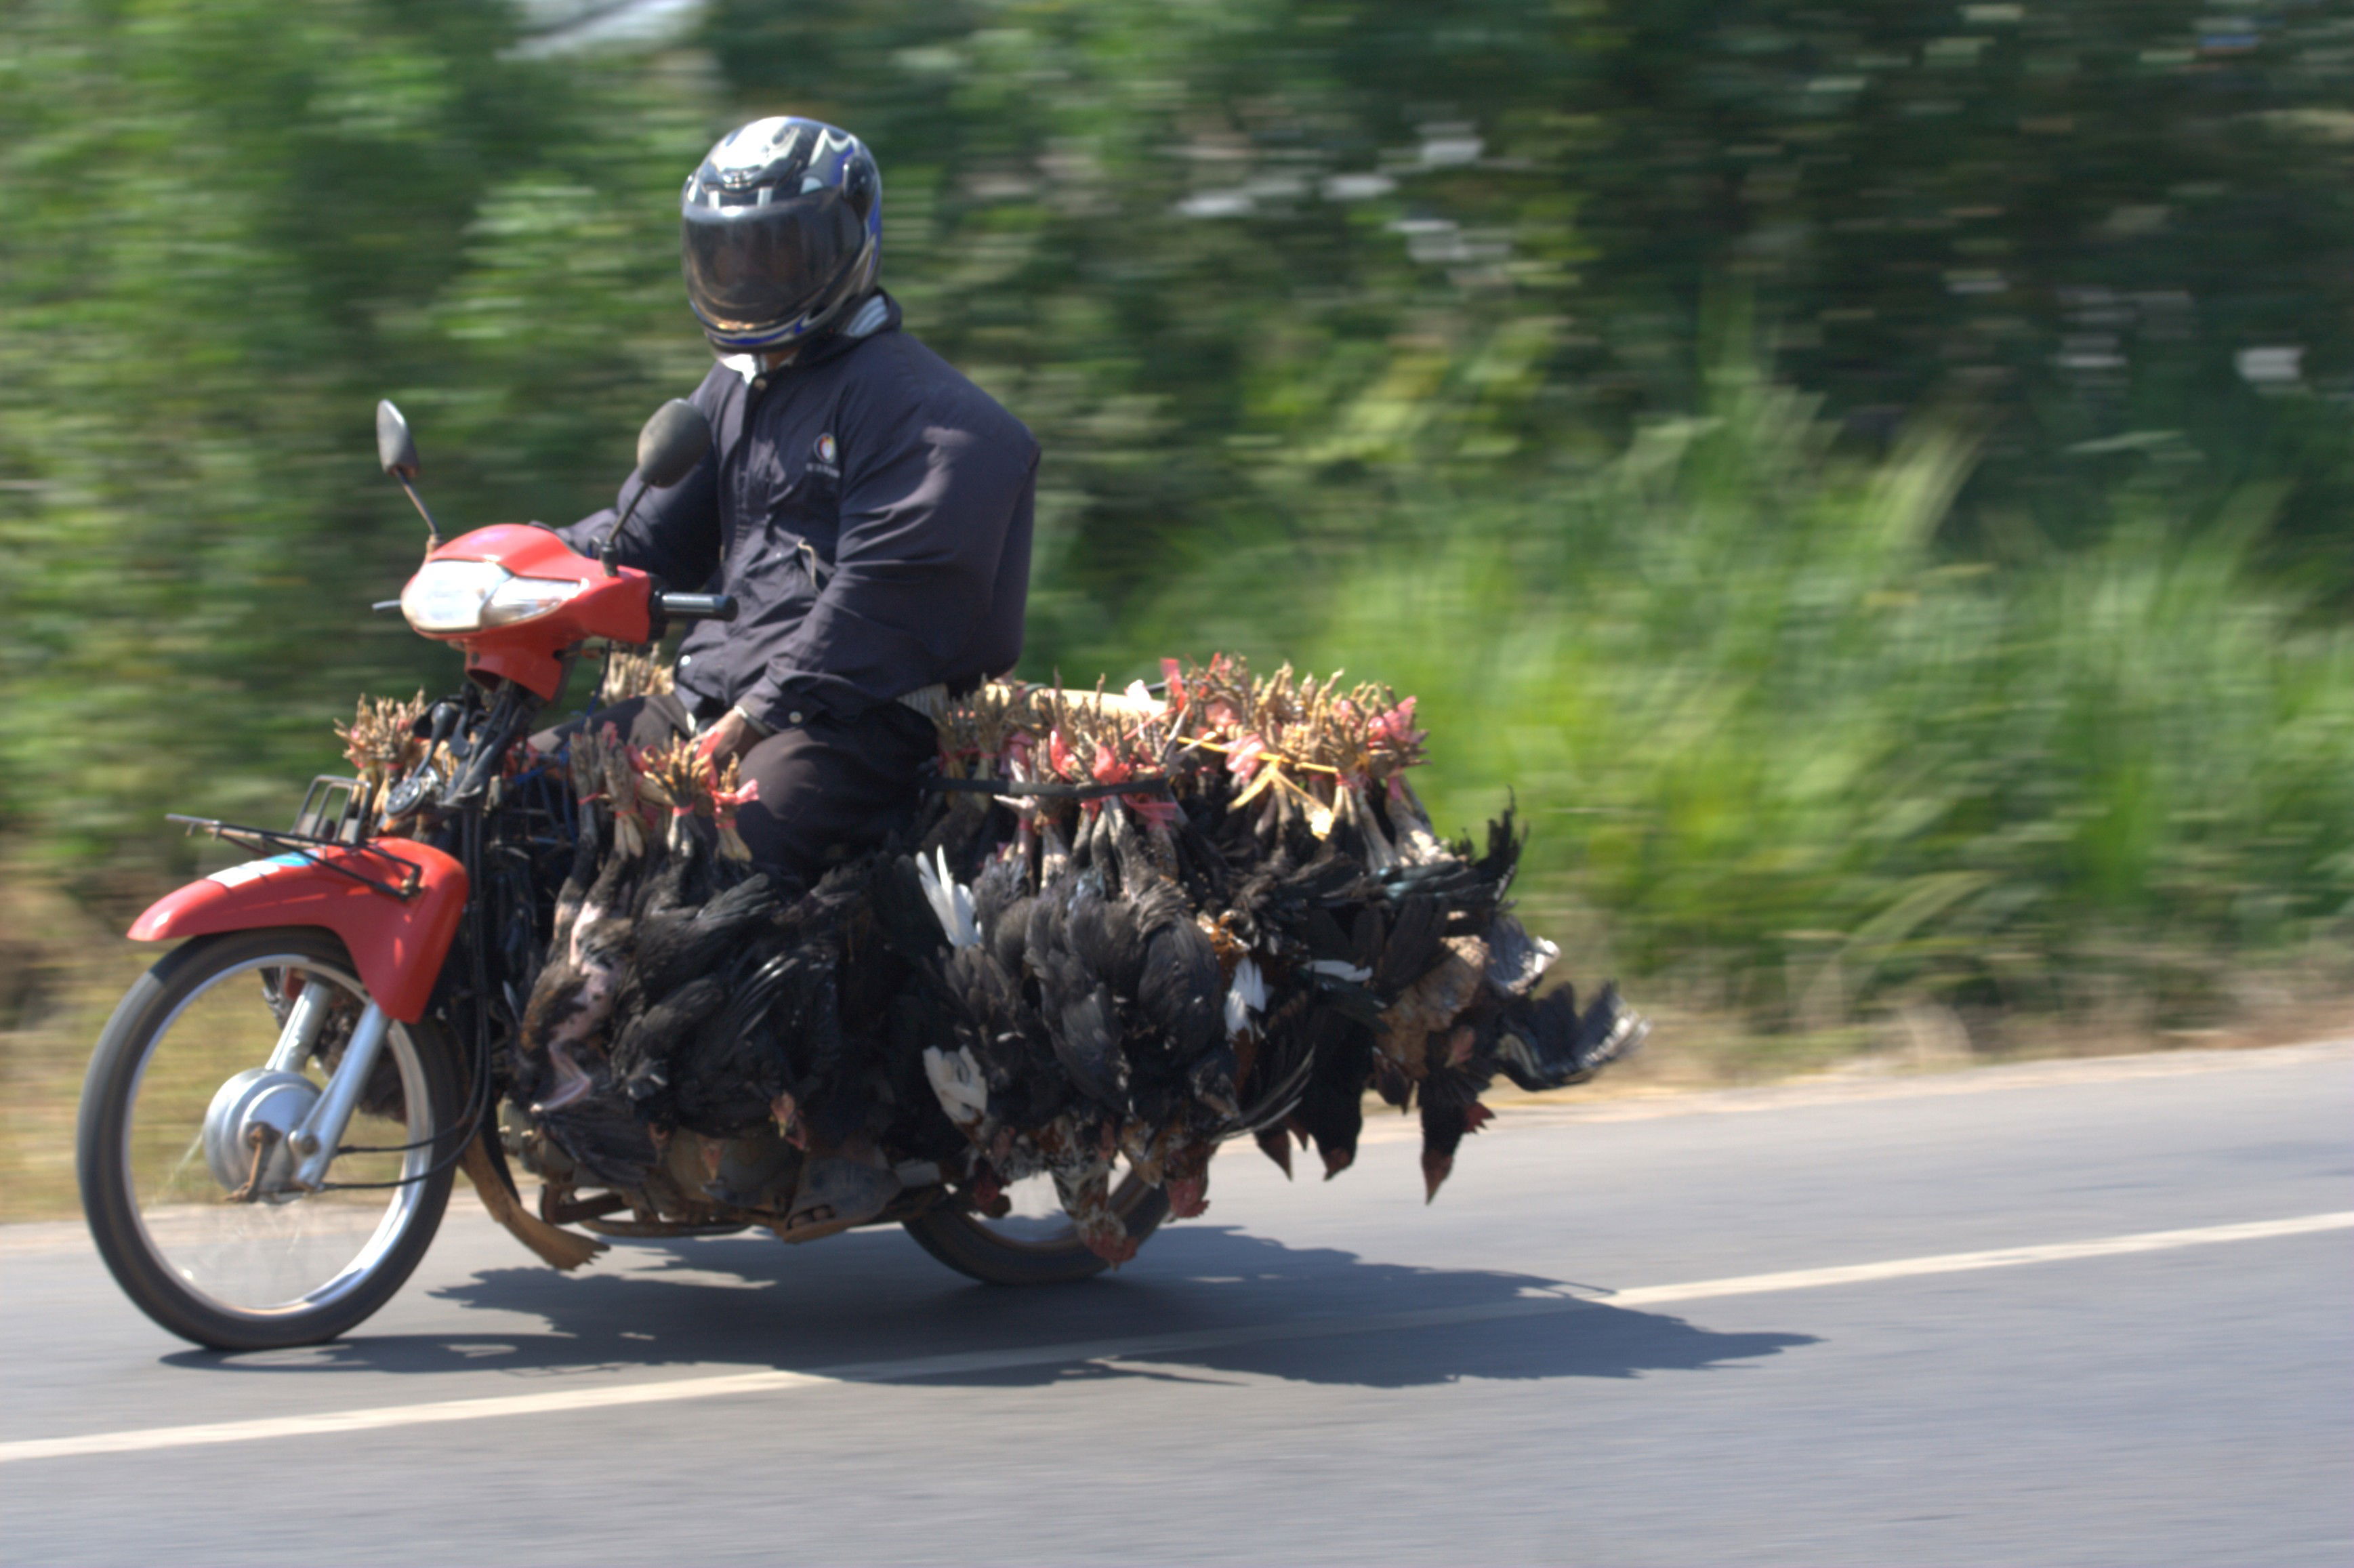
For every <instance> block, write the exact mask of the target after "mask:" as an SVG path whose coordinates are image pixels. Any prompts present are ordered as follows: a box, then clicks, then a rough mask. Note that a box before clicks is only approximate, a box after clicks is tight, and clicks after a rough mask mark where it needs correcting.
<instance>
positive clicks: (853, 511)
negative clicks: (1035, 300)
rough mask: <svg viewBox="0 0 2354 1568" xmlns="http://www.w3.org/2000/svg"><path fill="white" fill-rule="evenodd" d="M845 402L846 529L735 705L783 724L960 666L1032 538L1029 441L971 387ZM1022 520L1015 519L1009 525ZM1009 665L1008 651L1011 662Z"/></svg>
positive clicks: (853, 706)
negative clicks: (1001, 583) (814, 589)
mask: <svg viewBox="0 0 2354 1568" xmlns="http://www.w3.org/2000/svg"><path fill="white" fill-rule="evenodd" d="M927 390H928V395H919V396H914V397H901V398H900V399H899V400H898V401H897V402H896V406H893V405H892V404H891V403H889V402H888V401H885V400H882V399H878V402H882V405H883V406H882V407H880V408H875V409H873V410H872V411H871V412H869V413H868V417H866V418H858V417H857V416H858V414H859V413H860V412H862V410H858V409H855V408H845V410H844V415H845V418H844V423H845V425H846V426H849V427H851V429H849V430H848V431H846V433H845V436H844V439H843V463H844V471H843V492H842V511H841V517H842V532H841V535H840V536H839V539H838V541H837V543H836V545H835V548H834V561H833V567H832V573H831V575H830V576H828V577H826V579H825V582H824V584H823V586H822V588H820V590H819V593H818V597H817V602H816V604H815V605H814V606H812V607H811V609H810V612H809V613H808V615H806V616H805V617H803V618H802V620H801V624H800V625H799V626H798V627H796V628H795V629H794V630H793V633H792V635H791V636H790V638H789V639H788V640H787V641H786V642H785V643H784V645H783V646H782V647H781V648H780V649H779V650H778V652H777V653H776V654H775V656H774V657H773V658H771V659H770V661H769V667H768V670H767V672H766V673H764V674H763V675H762V677H761V678H760V680H759V681H758V682H757V683H755V684H754V685H753V686H752V687H751V688H750V689H749V690H748V691H747V692H745V693H744V694H742V695H741V696H740V697H739V698H738V699H737V704H738V705H739V706H740V707H742V708H743V710H744V711H745V712H746V713H748V714H749V715H752V716H754V717H756V718H758V719H760V720H763V721H765V722H766V723H768V724H770V725H774V726H785V725H789V724H795V723H799V722H801V719H802V718H803V717H804V716H806V715H811V714H814V713H823V714H828V715H832V716H833V717H835V718H838V719H848V718H854V717H855V716H857V715H859V714H861V713H864V711H866V710H867V709H869V708H871V707H873V706H875V705H876V704H878V703H885V702H888V701H890V700H891V699H892V698H894V697H896V696H899V695H900V694H903V693H907V692H911V691H915V690H917V689H919V688H921V687H924V686H928V685H930V684H932V683H935V682H938V681H940V680H943V679H946V678H950V677H953V676H957V675H962V674H970V673H978V672H976V671H966V670H963V669H960V661H964V660H967V659H969V658H970V652H971V650H972V649H973V647H974V646H975V641H976V636H977V634H978V633H979V632H980V631H981V630H982V628H983V626H984V623H985V622H986V621H987V620H988V619H989V617H990V616H991V610H992V606H993V600H994V599H995V597H996V593H997V586H998V576H999V564H1000V560H1001V558H1002V556H1003V555H1004V552H1005V550H1006V547H1007V540H1008V537H1009V536H1010V535H1015V534H1016V533H1017V532H1018V533H1019V535H1020V536H1021V537H1023V539H1024V540H1026V538H1027V533H1028V521H1029V509H1030V507H1031V505H1032V503H1033V484H1034V475H1035V472H1036V469H1037V462H1038V446H1037V443H1036V442H1035V441H1034V440H1032V439H1031V437H1030V432H1029V431H1028V430H1026V429H1023V427H1022V425H1021V424H1020V422H1019V421H1017V420H1015V419H1014V418H1013V417H1012V416H1011V415H1009V414H1007V413H1006V412H1005V411H1004V410H1003V409H1002V408H998V407H997V406H996V405H995V404H994V403H991V402H990V401H989V400H988V399H987V398H985V397H981V395H980V394H979V393H978V392H977V391H973V390H970V388H957V389H949V390H946V391H943V390H941V389H938V388H931V389H927ZM1017 522H1018V524H1019V528H1018V530H1017V526H1016V525H1017ZM1008 662H1010V660H1009V661H1008Z"/></svg>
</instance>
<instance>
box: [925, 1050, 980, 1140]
mask: <svg viewBox="0 0 2354 1568" xmlns="http://www.w3.org/2000/svg"><path fill="white" fill-rule="evenodd" d="M924 1076H926V1077H927V1078H929V1079H930V1080H931V1081H932V1093H933V1094H935V1095H938V1097H939V1101H940V1108H941V1109H942V1110H944V1111H946V1112H948V1113H949V1120H950V1121H952V1122H954V1123H956V1124H957V1126H959V1127H972V1126H976V1125H978V1124H979V1123H980V1121H981V1118H983V1117H985V1116H987V1115H988V1114H989V1085H988V1083H987V1082H986V1081H985V1080H984V1079H983V1078H982V1077H981V1064H980V1063H978V1062H976V1061H974V1060H973V1059H972V1053H971V1052H970V1051H966V1050H961V1049H960V1050H959V1051H958V1052H957V1053H956V1054H954V1055H950V1054H949V1053H948V1052H946V1051H943V1050H941V1049H940V1048H939V1047H938V1046H937V1045H935V1046H933V1047H931V1048H930V1049H929V1050H928V1051H926V1052H925V1053H924Z"/></svg>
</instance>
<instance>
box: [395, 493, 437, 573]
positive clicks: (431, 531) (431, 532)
mask: <svg viewBox="0 0 2354 1568" xmlns="http://www.w3.org/2000/svg"><path fill="white" fill-rule="evenodd" d="M392 477H393V478H394V479H396V480H398V481H399V482H400V488H401V491H402V493H404V494H406V495H407V496H408V503H409V504H410V505H411V506H414V507H416V508H417V514H418V515H419V517H422V518H424V519H425V549H426V553H427V554H431V553H432V552H433V551H435V550H438V549H440V547H441V530H440V528H438V527H436V526H435V525H434V522H433V514H431V513H430V512H428V511H426V510H425V498H424V497H423V496H421V495H419V494H418V493H417V487H416V486H415V485H413V484H411V483H409V482H408V475H407V474H400V473H396V474H394V475H393V476H392Z"/></svg>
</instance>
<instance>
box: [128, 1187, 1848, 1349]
mask: <svg viewBox="0 0 2354 1568" xmlns="http://www.w3.org/2000/svg"><path fill="white" fill-rule="evenodd" d="M617 1264H618V1265H620V1266H616V1265H617ZM1564 1288H1565V1287H1564V1282H1562V1281H1558V1280H1552V1279H1543V1278H1539V1277H1534V1276H1532V1275H1522V1274H1509V1273H1502V1272H1497V1271H1490V1270H1479V1269H1444V1268H1415V1267H1406V1266H1399V1265H1394V1264H1384V1263H1370V1262H1367V1261H1365V1260H1364V1259H1362V1258H1360V1257H1358V1256H1357V1255H1354V1254H1352V1253H1348V1252H1343V1251H1341V1250H1339V1249H1337V1248H1329V1247H1293V1246H1287V1245H1284V1244H1282V1243H1281V1242H1278V1241H1273V1240H1269V1239H1267V1238H1266V1237H1263V1236H1257V1235H1252V1234H1246V1233H1245V1232H1242V1231H1239V1230H1235V1229H1231V1228H1226V1227H1221V1226H1214V1225H1187V1226H1183V1227H1180V1228H1175V1229H1171V1230H1166V1231H1163V1232H1162V1233H1161V1234H1160V1235H1158V1236H1156V1237H1155V1238H1154V1239H1153V1242H1152V1245H1151V1246H1150V1248H1149V1249H1148V1250H1147V1252H1146V1253H1145V1255H1144V1256H1143V1257H1142V1258H1141V1259H1140V1260H1139V1261H1138V1262H1137V1263H1135V1264H1131V1265H1129V1266H1128V1267H1127V1268H1126V1269H1123V1270H1121V1271H1120V1272H1119V1273H1118V1274H1115V1275H1109V1276H1104V1277H1097V1278H1096V1279H1094V1280H1090V1281H1087V1283H1085V1284H1081V1285H1076V1286H1062V1287H1044V1288H1039V1289H1031V1290H1015V1289H1002V1288H994V1287H988V1286H981V1285H972V1284H968V1283H965V1282H963V1281H961V1280H960V1279H958V1277H956V1276H954V1275H950V1274H948V1273H946V1272H945V1271H943V1270H942V1269H941V1268H940V1267H939V1266H938V1265H937V1264H935V1263H933V1262H932V1261H931V1260H930V1259H929V1258H928V1257H925V1256H924V1255H922V1254H920V1253H918V1252H917V1250H916V1248H915V1246H914V1245H913V1244H912V1243H911V1242H909V1241H908V1240H907V1238H906V1237H905V1236H903V1235H900V1234H897V1233H896V1232H883V1231H876V1232H862V1233H855V1234H851V1235H847V1236H842V1237H838V1238H835V1239H833V1240H831V1241H829V1242H827V1243H825V1244H824V1246H823V1248H822V1251H796V1250H794V1249H789V1248H784V1247H780V1246H779V1245H778V1244H777V1243H776V1242H774V1241H772V1240H769V1239H768V1238H765V1237H762V1238H758V1239H753V1238H749V1237H729V1238H724V1239H718V1240H705V1241H696V1242H683V1243H670V1244H665V1245H661V1246H632V1247H629V1248H627V1249H620V1255H618V1256H617V1257H615V1258H610V1259H607V1260H603V1261H600V1263H599V1264H598V1265H596V1266H592V1267H591V1269H590V1270H588V1271H587V1272H585V1273H584V1274H582V1275H579V1276H576V1277H566V1276H562V1275H558V1274H556V1273H554V1272H552V1271H550V1270H547V1269H544V1268H533V1267H519V1268H490V1269H484V1270H481V1271H479V1272H477V1273H475V1274H473V1275H472V1276H471V1277H467V1278H464V1279H462V1280H460V1281H457V1282H455V1283H451V1284H445V1285H442V1286H440V1287H438V1288H435V1289H434V1290H432V1292H431V1294H432V1295H433V1296H434V1297H436V1298H439V1299H440V1300H443V1301H449V1302H454V1303H458V1304H461V1305H463V1306H465V1307H466V1308H470V1309H471V1310H472V1311H474V1312H477V1313H479V1314H480V1315H481V1318H482V1322H481V1326H480V1328H479V1329H478V1330H474V1331H470V1332H464V1333H450V1334H429V1335H420V1334H406V1335H404V1334H398V1333H395V1334H382V1335H366V1334H363V1335H362V1336H355V1337H354V1338H352V1339H349V1340H344V1341H341V1342H339V1343H336V1344H332V1345H322V1346H315V1347H312V1348H311V1349H309V1350H306V1351H293V1352H279V1353H275V1354H272V1355H270V1356H260V1357H228V1358H222V1357H214V1356H210V1355H205V1354H201V1353H196V1352H190V1353H187V1354H186V1355H181V1356H173V1357H167V1358H165V1359H166V1360H167V1361H170V1362H172V1363H174V1364H178V1365H186V1366H204V1367H210V1368H216V1369H218V1370H220V1371H222V1372H247V1373H253V1374H269V1373H289V1372H314V1373H315V1372H334V1371H339V1370H360V1369H366V1370H368V1371H372V1372H395V1373H402V1372H409V1373H425V1372H457V1371H461V1370H472V1371H475V1372H486V1371H496V1372H505V1373H507V1374H509V1375H513V1376H516V1377H519V1378H522V1379H526V1380H527V1379H528V1378H530V1377H531V1376H533V1375H534V1374H556V1373H574V1372H581V1371H586V1370H595V1369H612V1370H622V1369H628V1368H642V1367H660V1366H680V1365H692V1366H695V1367H697V1368H701V1369H705V1370H711V1371H723V1370H730V1369H743V1368H772V1367H773V1368H781V1369H786V1370H792V1371H808V1372H848V1374H849V1375H851V1376H853V1377H855V1376H856V1375H858V1374H857V1372H856V1371H855V1370H854V1369H855V1368H856V1367H857V1366H858V1365H859V1364H861V1363H872V1362H877V1361H905V1360H907V1359H910V1358H921V1357H928V1356H938V1355H949V1354H956V1353H959V1352H966V1351H1006V1350H1018V1349H1021V1348H1023V1347H1026V1346H1033V1345H1052V1344H1060V1343H1065V1342H1069V1341H1078V1340H1084V1341H1101V1340H1113V1341H1120V1340H1139V1339H1143V1338H1147V1337H1150V1336H1154V1335H1162V1334H1173V1333H1216V1332H1219V1331H1222V1330H1233V1331H1235V1332H1236V1333H1241V1332H1244V1331H1246V1330H1251V1329H1255V1328H1259V1327H1261V1326H1265V1325H1270V1324H1281V1323H1287V1322H1294V1321H1303V1320H1310V1319H1315V1320H1329V1319H1347V1318H1376V1317H1384V1316H1387V1315H1392V1314H1398V1313H1410V1312H1421V1311H1430V1310H1434V1309H1436V1310H1450V1309H1454V1310H1464V1309H1468V1310H1470V1311H1474V1312H1476V1311H1478V1310H1479V1309H1481V1308H1490V1307H1499V1308H1505V1307H1508V1305H1509V1304H1511V1303H1513V1302H1515V1301H1519V1300H1523V1299H1526V1298H1532V1297H1555V1298H1558V1297H1560V1296H1562V1295H1563V1294H1564ZM518 1319H523V1321H519V1320H518ZM533 1319H535V1320H536V1322H532V1321H530V1320H533ZM1814 1342H1815V1340H1814V1339H1813V1338H1812V1337H1811V1336H1808V1335H1804V1334H1767V1333H1749V1334H1723V1333H1714V1332H1712V1331H1710V1330H1705V1329H1699V1328H1695V1327H1693V1326H1692V1325H1691V1324H1689V1323H1686V1322H1684V1321H1682V1320H1681V1319H1676V1318H1671V1317H1666V1316H1662V1315H1659V1314H1657V1313H1650V1312H1637V1311H1630V1310H1627V1309H1625V1308H1614V1307H1610V1306H1607V1305H1605V1304H1602V1303H1599V1302H1593V1303H1586V1304H1581V1305H1579V1306H1576V1307H1575V1308H1568V1309H1565V1310H1563V1311H1559V1312H1543V1313H1539V1314H1536V1315H1532V1316H1527V1317H1502V1318H1499V1319H1486V1320H1478V1321H1470V1322H1463V1323H1456V1324H1448V1325H1443V1326H1437V1327H1429V1326H1422V1327H1413V1328H1405V1329H1400V1328H1395V1327H1376V1328H1373V1329H1370V1330H1366V1331H1364V1332H1361V1333H1358V1332H1352V1333H1347V1334H1341V1335H1333V1336H1319V1337H1315V1338H1309V1339H1299V1340H1279V1341H1275V1342H1260V1343H1244V1344H1235V1345H1227V1346H1218V1347H1212V1348H1208V1349H1192V1350H1184V1351H1159V1352H1155V1353H1154V1354H1153V1355H1152V1356H1151V1357H1150V1361H1151V1363H1152V1364H1151V1367H1150V1370H1144V1369H1139V1368H1135V1367H1131V1366H1127V1365H1116V1366H1108V1365H1105V1364H1103V1363H1102V1362H1099V1361H1090V1362H1083V1363H1063V1364H1059V1365H1037V1366H1025V1367H1017V1368H1013V1369H1001V1370H994V1371H989V1372H950V1373H942V1374H930V1375H928V1376H926V1377H925V1378H923V1379H922V1380H921V1381H926V1382H940V1383H955V1384H960V1385H966V1386H982V1385H993V1386H1004V1387H1020V1386H1032V1385H1037V1384H1043V1383H1056V1382H1066V1381H1078V1380H1100V1379H1109V1378H1131V1377H1162V1378H1166V1377H1172V1376H1174V1377H1180V1378H1186V1379H1193V1378H1201V1379H1207V1380H1215V1379H1217V1378H1218V1377H1219V1376H1220V1375H1221V1374H1258V1375H1267V1376H1274V1377H1281V1378H1287V1379H1291V1380H1295V1381H1300V1382H1308V1383H1336V1384H1355V1385H1359V1386H1364V1387H1374V1388H1402V1387H1409V1386H1415V1385H1421V1384H1429V1383H1447V1382H1452V1381H1454V1380H1456V1379H1458V1378H1465V1377H1480V1378H1508V1379H1518V1378H1561V1377H1606V1378H1625V1377H1633V1376H1636V1375H1638V1374H1639V1373H1642V1372H1655V1371H1698V1370H1702V1369H1706V1368H1711V1367H1716V1366H1721V1365H1723V1364H1724V1363H1726V1362H1731V1361H1747V1360H1754V1359H1755V1358H1758V1357H1762V1356H1770V1355H1775V1354H1778V1353H1779V1352H1780V1351H1784V1350H1787V1349H1790V1348H1793V1347H1796V1346H1800V1345H1808V1344H1812V1343H1814ZM905 1375H906V1374H905V1373H904V1372H899V1373H896V1374H894V1379H895V1381H899V1380H904V1378H905Z"/></svg>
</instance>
